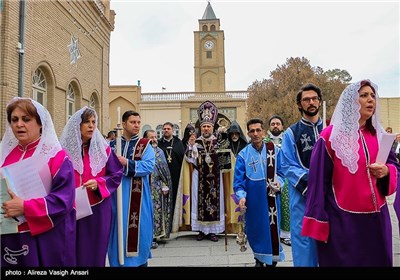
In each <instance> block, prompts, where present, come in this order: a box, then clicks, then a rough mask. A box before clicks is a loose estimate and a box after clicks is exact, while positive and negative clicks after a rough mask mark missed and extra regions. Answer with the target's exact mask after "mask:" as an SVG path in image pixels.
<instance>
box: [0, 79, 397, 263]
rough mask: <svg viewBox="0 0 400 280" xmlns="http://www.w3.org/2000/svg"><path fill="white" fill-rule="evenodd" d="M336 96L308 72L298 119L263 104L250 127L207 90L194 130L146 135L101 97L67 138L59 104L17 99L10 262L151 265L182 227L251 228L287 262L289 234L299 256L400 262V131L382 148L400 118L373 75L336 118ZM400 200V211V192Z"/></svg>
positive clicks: (6, 146)
mask: <svg viewBox="0 0 400 280" xmlns="http://www.w3.org/2000/svg"><path fill="white" fill-rule="evenodd" d="M322 100H323V91H322V90H321V89H320V88H319V87H318V86H317V85H315V84H311V83H308V84H304V85H303V86H302V87H301V88H300V89H299V91H298V92H297V94H296V97H295V102H296V106H297V108H298V110H299V112H300V115H301V118H300V119H299V120H298V121H297V122H296V123H294V124H291V125H288V126H287V128H286V129H284V127H285V123H284V119H283V118H282V117H281V116H278V115H273V116H269V117H267V118H266V119H267V120H268V122H266V123H265V125H264V121H263V119H262V118H261V116H260V117H259V118H251V119H249V120H248V121H247V123H246V129H247V133H246V134H245V133H243V131H242V128H241V127H240V125H239V124H238V123H237V122H236V120H232V121H231V122H230V123H228V124H227V127H225V126H223V125H221V123H219V122H218V116H219V113H218V108H217V106H216V105H215V104H214V103H213V102H211V101H209V100H206V101H204V102H203V103H202V104H201V105H200V106H199V108H198V110H197V113H198V126H195V125H194V124H192V123H188V124H187V126H186V128H185V131H184V135H183V138H182V139H180V138H179V137H178V136H176V135H175V128H174V125H173V124H172V123H171V122H165V123H164V124H163V129H162V136H161V137H160V138H159V139H157V133H156V131H155V130H151V129H150V130H146V131H144V132H143V137H140V136H139V132H140V130H141V116H140V114H139V113H138V112H136V111H133V110H128V111H126V112H124V113H123V115H122V119H121V120H120V121H121V124H122V126H121V128H120V129H121V131H122V133H121V134H122V135H121V136H120V137H118V138H117V133H116V131H114V130H112V131H110V132H109V133H108V134H107V136H104V135H102V134H101V132H100V131H99V129H98V128H97V125H98V116H97V113H96V111H95V110H94V109H92V108H89V107H87V106H84V107H82V108H81V109H79V110H78V111H77V112H76V113H75V114H73V115H72V116H71V117H70V119H69V120H68V122H67V124H66V126H65V128H64V130H63V132H62V135H61V136H60V138H58V137H57V135H56V133H55V130H54V126H53V122H52V119H51V116H50V114H49V112H48V111H47V110H46V108H44V107H43V106H42V105H41V104H39V103H38V102H36V101H34V100H32V99H30V98H20V97H15V98H13V99H12V100H11V101H10V103H9V104H8V105H7V109H6V116H7V123H6V129H5V133H4V136H3V138H2V141H1V147H0V149H1V150H0V167H1V169H0V170H1V173H0V175H1V179H2V186H3V183H5V184H6V185H7V188H5V189H3V187H2V190H1V191H2V193H1V208H2V215H1V220H0V221H1V266H2V267H104V266H106V265H107V264H106V260H107V258H108V265H109V266H110V267H137V266H147V265H148V260H149V259H150V258H151V257H152V253H151V250H155V249H157V247H158V242H160V241H163V242H168V239H169V238H171V234H172V233H176V232H178V231H193V232H195V233H196V235H195V240H197V241H202V240H204V239H209V240H210V241H212V242H218V241H219V238H220V236H221V234H225V236H226V234H228V233H233V234H238V236H239V234H241V236H242V237H243V235H244V236H245V239H244V240H246V242H247V240H248V243H249V245H250V247H251V250H252V252H253V255H254V259H255V266H256V267H274V266H276V265H277V264H278V263H279V262H281V261H284V260H285V254H284V250H283V246H291V250H292V256H293V265H294V266H295V267H305V266H306V267H325V266H336V267H339V266H357V267H360V266H388V267H390V266H393V265H394V264H393V252H392V250H393V249H392V223H391V220H390V216H389V210H388V203H387V199H386V197H387V196H390V195H392V194H395V193H396V191H397V189H398V188H399V186H400V163H399V160H400V134H397V135H396V138H395V140H394V142H393V145H392V147H391V149H390V151H389V154H388V155H386V156H385V157H384V158H385V159H386V160H383V161H382V160H381V161H378V160H377V157H378V153H379V151H380V149H379V148H380V145H381V140H382V137H383V136H384V134H387V133H389V134H392V133H393V131H392V129H391V128H390V127H388V128H386V129H384V128H383V127H382V126H381V124H380V123H379V95H378V88H377V86H376V85H375V84H374V83H373V82H372V81H370V80H361V81H358V82H355V83H351V84H349V85H348V86H347V87H346V88H345V89H344V91H343V92H342V93H341V95H340V98H339V101H338V103H337V105H336V107H335V111H334V113H333V116H332V118H331V120H330V123H329V125H326V124H325V123H324V122H323V120H322V119H321V117H320V109H321V106H322ZM386 136H387V135H386ZM393 137H394V136H393ZM381 158H382V157H381ZM32 162H34V164H31V163H32ZM21 169H24V170H26V172H27V174H29V178H30V179H29V180H25V181H24V180H21V179H19V176H18V174H19V173H18V170H21ZM394 209H395V212H396V214H397V217H398V218H399V217H400V196H399V195H397V196H396V197H395V200H394ZM350 229H351V230H350Z"/></svg>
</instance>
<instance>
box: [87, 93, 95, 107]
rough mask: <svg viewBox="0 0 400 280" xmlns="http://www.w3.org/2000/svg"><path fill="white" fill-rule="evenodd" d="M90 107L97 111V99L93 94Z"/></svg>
mask: <svg viewBox="0 0 400 280" xmlns="http://www.w3.org/2000/svg"><path fill="white" fill-rule="evenodd" d="M89 107H90V108H92V109H93V110H96V99H95V97H94V94H92V95H91V96H90V99H89Z"/></svg>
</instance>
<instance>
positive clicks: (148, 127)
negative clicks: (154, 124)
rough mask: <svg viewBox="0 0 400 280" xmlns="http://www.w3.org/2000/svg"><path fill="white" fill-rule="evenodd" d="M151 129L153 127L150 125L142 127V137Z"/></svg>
mask: <svg viewBox="0 0 400 280" xmlns="http://www.w3.org/2000/svg"><path fill="white" fill-rule="evenodd" d="M149 129H151V126H150V125H148V124H145V125H144V126H143V127H142V135H141V136H143V134H144V132H145V131H146V130H149Z"/></svg>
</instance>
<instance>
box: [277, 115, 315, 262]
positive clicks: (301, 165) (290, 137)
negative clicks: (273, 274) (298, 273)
mask: <svg viewBox="0 0 400 280" xmlns="http://www.w3.org/2000/svg"><path fill="white" fill-rule="evenodd" d="M321 130H322V120H321V119H318V121H317V123H315V124H314V123H312V122H309V121H307V120H306V119H305V118H302V119H301V120H300V121H298V122H297V123H295V124H292V125H291V126H290V127H289V128H288V129H287V130H286V131H285V133H284V134H283V140H282V147H281V151H282V169H283V173H284V175H285V177H286V178H287V179H288V181H289V185H288V189H289V206H290V235H291V239H292V254H293V265H294V266H310V267H315V266H318V261H317V244H316V241H315V240H314V239H312V238H309V237H305V236H302V235H301V227H302V223H303V217H304V211H305V208H306V196H305V195H306V193H307V184H308V169H309V166H310V158H311V152H312V149H313V147H314V144H315V142H316V141H317V139H318V137H319V133H320V132H321Z"/></svg>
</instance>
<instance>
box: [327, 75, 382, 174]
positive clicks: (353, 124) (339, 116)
mask: <svg viewBox="0 0 400 280" xmlns="http://www.w3.org/2000/svg"><path fill="white" fill-rule="evenodd" d="M368 81H369V80H368ZM369 82H370V83H371V85H372V87H373V88H374V89H375V95H376V107H375V113H374V114H373V116H372V125H373V126H374V128H375V129H376V131H377V135H378V141H379V142H380V140H381V138H382V133H383V127H382V126H381V125H380V124H379V122H378V120H379V110H380V107H379V101H378V99H379V98H378V86H377V85H375V84H374V83H372V82H371V81H369ZM360 87H361V81H358V82H356V83H353V84H350V85H349V86H347V87H346V88H345V89H344V91H343V92H342V94H341V95H340V98H339V101H338V103H337V105H336V108H335V111H334V112H333V116H332V120H331V123H330V124H331V125H333V127H332V133H331V136H330V138H329V141H330V142H331V143H332V149H333V150H334V151H335V152H336V156H337V157H338V158H339V159H340V160H341V162H342V165H343V166H345V167H347V169H348V170H349V171H350V173H352V174H355V173H356V172H357V169H358V160H359V155H358V150H359V148H360V146H359V143H358V140H359V137H360V135H359V132H358V131H359V129H360V127H359V122H358V121H359V119H360V117H361V115H360V108H361V105H360V103H359V101H358V99H359V94H358V90H359V89H360Z"/></svg>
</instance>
